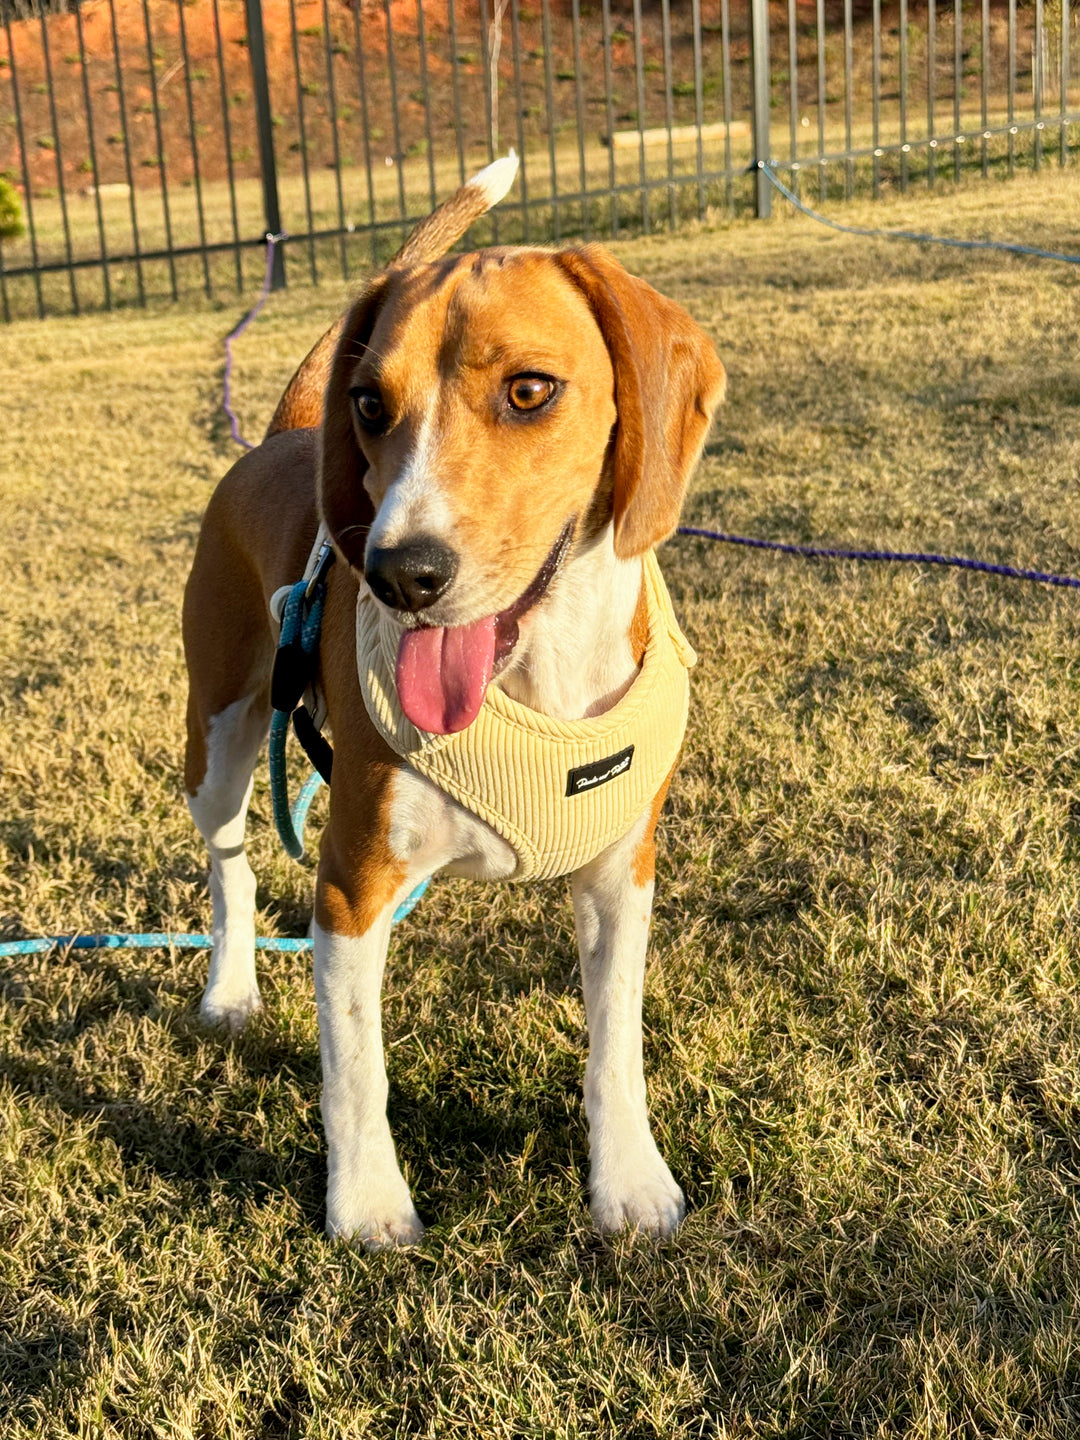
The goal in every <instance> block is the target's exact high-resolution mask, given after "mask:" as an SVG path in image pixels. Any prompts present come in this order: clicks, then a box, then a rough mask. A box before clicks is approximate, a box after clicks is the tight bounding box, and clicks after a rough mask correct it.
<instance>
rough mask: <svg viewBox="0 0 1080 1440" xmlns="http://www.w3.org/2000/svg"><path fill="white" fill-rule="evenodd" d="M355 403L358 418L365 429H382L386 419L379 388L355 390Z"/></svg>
mask: <svg viewBox="0 0 1080 1440" xmlns="http://www.w3.org/2000/svg"><path fill="white" fill-rule="evenodd" d="M352 398H353V404H354V405H355V406H356V418H357V419H358V420H359V421H360V424H361V425H362V426H363V427H364V429H365V430H381V429H382V427H383V425H384V423H385V421H386V411H385V410H384V408H383V402H382V397H381V396H380V395H379V392H378V391H377V390H354V391H353V392H352Z"/></svg>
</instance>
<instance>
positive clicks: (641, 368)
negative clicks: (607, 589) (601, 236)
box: [555, 245, 726, 558]
mask: <svg viewBox="0 0 1080 1440" xmlns="http://www.w3.org/2000/svg"><path fill="white" fill-rule="evenodd" d="M555 258H556V260H557V261H558V262H559V264H560V265H562V267H563V269H564V270H565V271H566V272H567V274H568V275H569V276H570V278H571V279H572V280H573V281H574V283H575V284H576V285H577V286H578V287H579V288H580V289H581V290H582V291H584V293H585V296H586V298H587V300H588V302H589V305H590V307H591V309H592V312H593V315H594V317H595V319H596V323H597V324H598V325H599V327H600V333H601V334H602V335H603V337H604V341H605V343H606V344H607V348H608V351H609V353H610V355H611V364H612V368H613V369H614V371H615V406H616V409H617V410H618V419H617V421H616V425H615V437H614V447H613V454H612V464H613V466H614V494H613V511H614V521H615V553H616V554H617V555H619V556H622V557H623V558H627V557H629V556H631V555H641V554H643V553H644V552H645V551H646V550H649V549H651V548H652V546H654V545H657V544H659V543H660V541H661V540H663V539H665V538H666V537H667V536H668V535H670V534H671V532H672V531H673V530H674V529H675V526H676V525H677V524H678V520H679V510H680V509H681V507H682V501H683V494H684V492H685V490H686V484H687V481H688V480H689V479H690V473H691V471H692V470H693V468H694V466H695V464H696V463H697V459H698V456H699V455H700V454H701V449H702V446H703V445H704V444H705V435H706V433H707V431H708V428H709V421H710V420H711V419H712V414H713V411H714V410H715V409H716V407H717V405H718V404H719V403H720V401H721V400H722V399H723V398H724V388H725V383H726V376H725V374H724V367H723V365H721V363H720V360H719V358H718V356H717V354H716V351H715V350H714V349H713V346H712V342H711V341H710V340H709V338H708V336H707V335H705V334H704V332H703V331H702V330H700V329H699V328H698V326H697V325H696V324H695V323H694V321H693V320H691V318H690V316H689V315H688V314H687V313H686V311H685V310H683V309H682V307H681V306H679V305H676V304H675V302H674V301H673V300H668V299H666V298H665V296H663V295H661V294H659V293H658V292H657V291H656V290H654V289H653V288H652V286H651V285H647V284H646V283H645V281H644V280H638V279H637V278H636V277H635V276H633V275H631V274H629V273H628V272H627V271H626V270H624V269H623V267H622V266H621V265H620V264H619V262H618V261H617V260H616V259H615V257H614V256H613V255H610V254H608V252H607V251H606V250H604V249H603V247H602V246H599V245H587V246H583V247H581V248H580V249H574V250H563V251H560V252H559V253H558V254H557V255H556V256H555Z"/></svg>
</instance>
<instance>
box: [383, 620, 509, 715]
mask: <svg viewBox="0 0 1080 1440" xmlns="http://www.w3.org/2000/svg"><path fill="white" fill-rule="evenodd" d="M494 663H495V616H494V615H488V616H486V617H485V618H484V619H483V620H475V621H474V622H473V623H472V624H471V625H448V626H445V627H443V628H435V627H432V628H430V629H421V630H407V631H406V632H405V634H404V635H403V636H402V637H401V644H400V645H399V646H398V656H397V690H398V699H399V700H400V701H401V708H402V710H404V711H405V714H406V715H407V716H408V717H409V719H410V720H411V721H412V723H413V724H414V725H415V726H416V727H417V729H418V730H427V731H429V732H430V733H431V734H432V735H453V734H455V733H456V732H457V731H458V730H464V729H465V727H466V726H467V725H471V724H472V722H473V721H474V720H475V719H476V717H477V715H478V713H479V711H480V706H481V705H482V704H483V703H484V695H485V694H486V693H487V687H488V682H489V680H490V679H491V671H492V667H493V665H494Z"/></svg>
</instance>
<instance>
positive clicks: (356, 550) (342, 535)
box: [319, 276, 387, 570]
mask: <svg viewBox="0 0 1080 1440" xmlns="http://www.w3.org/2000/svg"><path fill="white" fill-rule="evenodd" d="M386 284H387V281H386V277H385V276H380V277H379V278H378V279H377V280H375V281H373V282H372V283H371V284H370V285H369V286H368V288H367V289H366V290H365V291H364V293H363V294H362V295H361V296H360V298H359V299H358V300H357V301H355V303H354V304H353V306H352V308H351V309H350V310H349V311H348V313H347V314H346V316H345V321H344V324H343V326H342V330H341V337H340V339H339V340H338V343H337V349H336V350H335V352H334V359H333V362H332V364H331V366H330V378H329V380H328V381H327V384H326V396H325V399H324V401H323V417H322V428H321V431H320V436H319V511H320V514H321V515H322V518H323V519H324V520H325V521H326V525H327V528H328V529H329V531H330V538H331V539H332V540H333V541H334V544H335V545H336V546H337V547H338V549H339V550H340V551H341V553H342V554H343V555H344V556H345V558H346V560H348V562H349V564H350V565H352V566H354V568H355V569H357V570H362V569H363V568H364V546H365V545H366V544H367V536H368V530H369V529H370V528H371V524H372V521H373V520H374V519H375V507H374V506H373V505H372V503H371V498H370V496H369V495H368V493H367V491H366V490H365V489H364V474H365V472H366V471H367V461H366V460H365V458H364V452H363V451H362V450H361V449H360V446H359V444H358V443H357V439H356V427H355V423H354V421H353V402H352V397H351V395H350V394H349V381H350V378H351V376H352V373H353V369H354V367H355V365H356V362H357V360H359V359H360V356H361V355H362V354H363V353H364V347H365V346H366V345H367V343H368V341H369V340H370V339H371V332H372V330H373V329H374V328H375V318H376V316H377V315H378V313H379V305H380V304H381V302H382V299H383V295H384V293H385V290H386Z"/></svg>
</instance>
